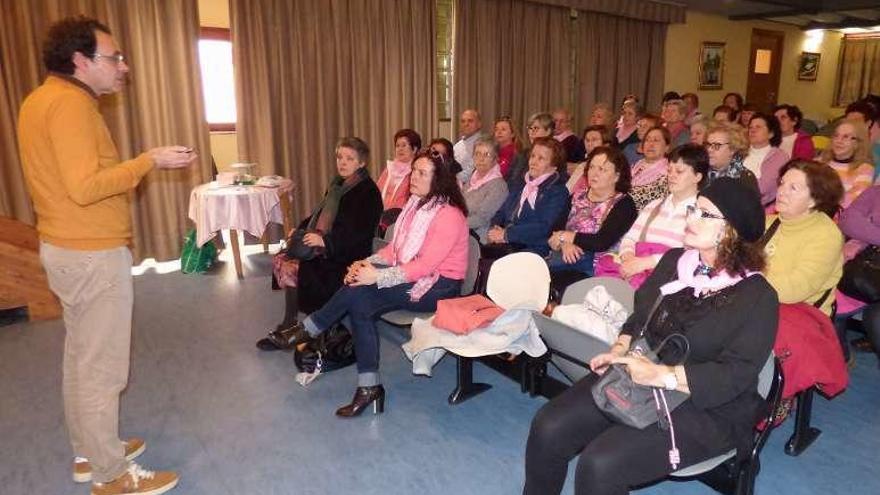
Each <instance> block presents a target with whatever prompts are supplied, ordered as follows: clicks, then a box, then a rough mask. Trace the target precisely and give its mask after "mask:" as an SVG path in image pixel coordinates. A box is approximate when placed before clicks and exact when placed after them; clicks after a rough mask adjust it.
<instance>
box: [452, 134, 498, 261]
mask: <svg viewBox="0 0 880 495" xmlns="http://www.w3.org/2000/svg"><path fill="white" fill-rule="evenodd" d="M461 190H462V192H463V193H464V201H465V203H466V204H467V209H468V216H467V224H468V227H469V228H470V229H471V230H473V231H474V233H475V234H477V237H479V238H480V242H481V243H483V244H485V243H486V233H487V232H488V231H489V222H490V221H491V220H492V217H493V216H494V215H495V212H497V211H498V208H500V207H501V205H502V204H503V203H504V200H505V199H507V183H506V182H505V181H504V177H502V175H501V169H500V167H499V166H498V157H497V155H496V154H495V142H494V141H493V140H492V138H480V139H478V140H477V142H476V143H475V144H474V173H473V174H471V178H470V179H468V181H467V182H465V183H464V185H463V186H462V188H461Z"/></svg>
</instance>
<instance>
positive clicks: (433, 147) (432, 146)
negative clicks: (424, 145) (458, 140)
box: [428, 138, 461, 174]
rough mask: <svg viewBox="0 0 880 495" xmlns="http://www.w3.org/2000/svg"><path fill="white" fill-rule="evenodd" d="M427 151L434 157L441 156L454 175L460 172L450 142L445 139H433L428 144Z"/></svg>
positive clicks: (459, 166)
mask: <svg viewBox="0 0 880 495" xmlns="http://www.w3.org/2000/svg"><path fill="white" fill-rule="evenodd" d="M428 149H429V150H430V151H431V153H433V154H434V155H435V156H442V157H443V159H444V160H446V163H447V164H448V166H449V170H451V171H452V173H454V174H458V173H459V172H461V164H460V163H458V161H456V160H455V152H454V151H453V144H452V141H450V140H448V139H446V138H434V139H432V140H431V142H430V143H428Z"/></svg>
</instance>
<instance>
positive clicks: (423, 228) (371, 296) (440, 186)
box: [302, 152, 469, 417]
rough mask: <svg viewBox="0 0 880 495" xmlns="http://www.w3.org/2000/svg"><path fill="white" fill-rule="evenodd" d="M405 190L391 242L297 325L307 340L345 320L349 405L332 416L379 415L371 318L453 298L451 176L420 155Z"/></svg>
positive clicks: (461, 235) (455, 201)
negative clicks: (353, 369)
mask: <svg viewBox="0 0 880 495" xmlns="http://www.w3.org/2000/svg"><path fill="white" fill-rule="evenodd" d="M409 190H410V193H411V196H410V198H409V200H407V202H406V204H405V205H404V207H403V211H401V213H400V216H399V217H398V220H397V223H396V224H395V225H396V227H395V229H394V239H392V241H391V243H390V244H388V245H387V246H385V247H384V248H383V249H381V250H380V251H378V252H377V253H376V254H374V255H372V256H370V257H369V258H367V259H364V260H360V261H356V262H354V263H353V264H352V265H351V266H350V267H349V268H348V274H347V275H346V276H345V286H344V287H343V288H341V289H339V291H337V292H336V294H334V295H333V297H332V298H331V299H330V301H329V302H327V304H325V305H324V307H322V308H321V309H319V310H318V311H315V312H314V313H312V314H311V315H309V317H308V318H306V319H305V320H304V321H303V323H302V327H303V328H302V329H303V330H304V333H307V334H308V336H309V337H312V338H314V337H317V336H318V335H320V334H321V333H322V332H324V331H325V330H327V329H328V328H330V327H332V326H333V325H335V324H337V323H339V322H340V321H341V320H342V319H343V318H344V317H346V316H348V317H349V319H350V321H351V328H350V329H349V330H351V332H352V334H353V336H354V349H355V354H356V356H357V370H358V387H357V390H355V393H354V399H353V400H352V402H351V404H348V405H345V406H343V407H341V408H339V409H338V410H337V411H336V415H337V416H340V417H352V416H357V415H359V414H360V413H361V412H363V410H364V409H365V408H366V407H367V406H369V405H370V404H373V412H374V413H380V412H382V410H383V409H384V406H385V389H384V388H383V387H382V385H381V381H380V380H379V336H378V334H377V332H376V319H377V318H378V317H379V316H380V315H382V314H384V313H387V312H389V311H393V310H397V309H406V310H410V311H420V312H427V311H435V310H436V308H437V301H438V300H440V299H447V298H450V297H457V296H459V295H460V293H461V283H462V280H464V276H465V272H466V271H467V264H468V236H469V234H468V227H467V220H466V218H467V206H466V205H465V200H464V197H463V196H462V194H461V189H459V187H458V181H457V180H456V177H455V174H453V173H452V171H451V170H450V169H449V167H448V166H447V164H446V163H445V162H444V161H443V160H441V159H440V158H439V157H436V158H435V157H432V156H431V155H430V154H429V153H428V152H421V153H419V154H418V155H416V158H415V161H414V162H413V172H412V175H411V177H410V187H409ZM303 337H305V336H303ZM305 338H308V337H305Z"/></svg>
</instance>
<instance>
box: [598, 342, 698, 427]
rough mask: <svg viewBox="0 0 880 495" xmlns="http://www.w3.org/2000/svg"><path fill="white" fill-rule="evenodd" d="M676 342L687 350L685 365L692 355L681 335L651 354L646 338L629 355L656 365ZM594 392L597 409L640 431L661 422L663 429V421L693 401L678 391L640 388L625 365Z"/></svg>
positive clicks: (601, 380)
mask: <svg viewBox="0 0 880 495" xmlns="http://www.w3.org/2000/svg"><path fill="white" fill-rule="evenodd" d="M672 342H677V343H678V345H679V347H680V348H681V349H682V350H683V353H682V359H681V362H684V360H685V359H686V358H687V353H688V341H687V338H686V337H685V336H684V335H681V334H672V335H670V336H668V337H666V338H665V339H663V341H662V342H661V343H660V345H658V346H657V349H655V350H651V348H650V347H649V346H648V343H647V341H646V340H645V339H644V337H642V338H639V339H638V340H637V341H636V342H635V344H633V345H632V346H631V349H630V351H629V353H628V354H629V355H631V356H632V355H641V356H644V357H646V358H648V359H649V360H650V361H651V362H652V363H655V364H656V363H659V362H660V359H659V358H658V357H657V353H658V352H659V351H660V349H662V348H663V347H665V346H666V345H667V344H669V343H672ZM679 364H681V363H679ZM592 392H593V400H595V401H596V406H597V407H598V408H599V410H600V411H602V413H603V414H604V415H605V416H607V417H608V418H610V419H612V420H614V421H616V422H618V423H620V424H624V425H627V426H632V427H633V428H638V429H640V430H642V429H645V428H646V427H648V426H650V425H652V424H654V423H657V422H661V427H663V426H664V425H665V423H664V422H663V421H664V420H668V419H669V418H668V413H669V412H670V411H672V410H674V409H675V408H676V407H678V406H680V405H681V404H682V403H683V402H684V401H686V400H687V399H688V397H689V395H688V394H686V393H684V392H679V391H678V390H666V389H662V388H657V387H649V386H646V385H639V384H636V383H634V382H633V380H632V377H631V376H630V374H629V372H628V371H627V370H626V366H625V365H623V364H612V365H610V366H609V367H608V369H607V370H606V371H605V374H603V375H602V377H601V378H599V380H597V381H596V383H594V384H593V389H592Z"/></svg>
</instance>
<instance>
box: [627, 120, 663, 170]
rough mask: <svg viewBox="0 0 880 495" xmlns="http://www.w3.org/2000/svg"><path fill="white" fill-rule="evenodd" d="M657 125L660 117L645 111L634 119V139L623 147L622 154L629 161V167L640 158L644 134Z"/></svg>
mask: <svg viewBox="0 0 880 495" xmlns="http://www.w3.org/2000/svg"><path fill="white" fill-rule="evenodd" d="M659 125H660V117H658V116H656V115H654V114H650V113H646V114H642V115H640V116H639V119H638V120H637V121H636V139H635V141H630V143H629V144H627V145H626V146H624V147H623V154H624V156H626V161H627V162H629V165H630V167H632V166H634V165H635V164H636V163H638V161H639V160H641V159H642V156H643V155H642V145H643V144H644V141H645V134H647V133H648V131H650V130H651V129H653V128H654V127H657V126H659Z"/></svg>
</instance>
